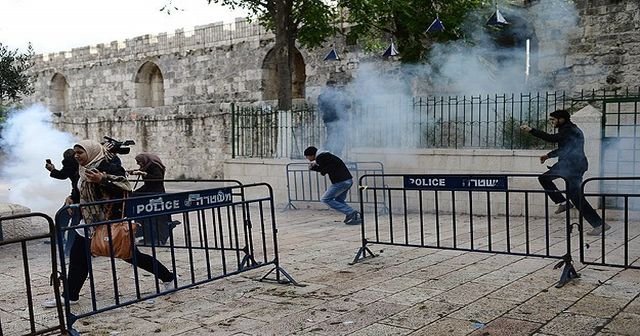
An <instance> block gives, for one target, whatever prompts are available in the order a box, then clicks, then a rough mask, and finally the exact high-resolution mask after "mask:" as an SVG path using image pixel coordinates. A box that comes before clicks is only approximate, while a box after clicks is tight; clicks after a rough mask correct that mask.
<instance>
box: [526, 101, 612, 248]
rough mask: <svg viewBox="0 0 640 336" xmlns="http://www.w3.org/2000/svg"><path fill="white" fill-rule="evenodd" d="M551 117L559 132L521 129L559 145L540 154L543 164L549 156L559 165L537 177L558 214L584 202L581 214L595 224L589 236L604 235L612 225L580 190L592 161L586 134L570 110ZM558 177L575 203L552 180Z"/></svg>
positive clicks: (528, 128) (555, 113) (561, 111)
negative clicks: (577, 124)
mask: <svg viewBox="0 0 640 336" xmlns="http://www.w3.org/2000/svg"><path fill="white" fill-rule="evenodd" d="M549 116H550V118H549V121H550V122H551V124H552V125H553V127H555V128H557V129H558V133H556V134H549V133H546V132H544V131H540V130H537V129H534V128H531V127H529V126H528V125H522V126H520V129H522V130H523V131H525V132H529V133H531V135H533V136H535V137H537V138H540V139H542V140H544V141H547V142H554V143H557V144H558V148H556V149H554V150H552V151H551V152H549V153H547V154H545V155H542V156H541V157H540V163H544V162H545V161H547V159H549V158H555V157H557V158H558V162H556V164H554V165H553V166H551V167H550V168H549V170H548V171H547V172H546V173H544V174H542V175H540V177H539V178H538V179H539V181H540V184H541V185H542V187H543V188H544V190H545V191H546V192H547V195H549V198H551V200H552V201H553V202H554V203H556V204H558V209H557V210H556V211H555V213H556V214H559V213H562V212H565V211H567V210H569V209H570V208H572V207H573V206H574V205H578V206H580V205H581V209H580V211H581V212H582V216H583V217H584V219H585V220H586V221H587V222H589V224H591V226H593V229H592V230H591V231H589V232H587V235H590V236H598V235H601V234H602V230H603V229H604V231H606V230H609V229H610V226H609V225H607V224H604V223H603V221H602V218H600V216H598V213H597V212H596V211H595V210H594V209H593V207H592V206H591V204H589V202H587V200H586V199H585V198H584V196H583V195H582V193H581V190H580V186H581V184H582V176H583V175H584V173H585V172H586V171H587V169H588V168H589V162H588V161H587V157H586V155H585V154H584V134H582V131H581V130H580V128H578V126H576V124H574V123H572V122H571V115H570V114H569V112H568V111H566V110H557V111H554V112H551V113H550V114H549ZM559 177H562V178H564V179H565V180H566V189H567V196H568V197H569V199H570V201H571V202H572V203H573V205H572V204H571V202H569V201H567V199H566V198H565V197H564V196H563V195H562V194H561V193H560V192H559V191H558V187H557V186H556V185H555V184H554V183H553V180H555V179H557V178H559Z"/></svg>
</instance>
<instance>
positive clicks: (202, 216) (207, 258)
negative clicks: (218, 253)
mask: <svg viewBox="0 0 640 336" xmlns="http://www.w3.org/2000/svg"><path fill="white" fill-rule="evenodd" d="M197 215H198V222H202V233H203V235H204V240H203V241H202V244H203V246H204V253H205V257H204V258H205V263H206V264H207V279H211V259H210V256H209V234H208V233H207V220H206V214H205V210H198V212H197ZM198 226H200V223H198Z"/></svg>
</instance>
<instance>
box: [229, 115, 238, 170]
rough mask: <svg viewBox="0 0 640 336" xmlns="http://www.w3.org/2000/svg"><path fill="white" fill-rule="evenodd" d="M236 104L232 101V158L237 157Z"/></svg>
mask: <svg viewBox="0 0 640 336" xmlns="http://www.w3.org/2000/svg"><path fill="white" fill-rule="evenodd" d="M236 126H237V125H236V104H235V103H231V158H232V159H235V158H236V146H237V145H238V141H237V139H236Z"/></svg>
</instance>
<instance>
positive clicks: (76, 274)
mask: <svg viewBox="0 0 640 336" xmlns="http://www.w3.org/2000/svg"><path fill="white" fill-rule="evenodd" d="M90 246H91V240H90V239H87V238H85V237H82V236H80V235H78V236H76V239H75V240H74V242H73V246H72V247H71V255H70V256H69V276H68V277H67V282H68V284H69V295H68V298H69V299H70V300H73V301H76V300H78V298H79V297H80V290H81V289H82V286H83V285H84V282H85V281H86V280H87V276H88V275H89V263H88V260H87V258H91V252H90ZM134 260H135V261H136V262H137V265H138V267H140V268H142V269H143V270H145V271H147V272H149V273H152V274H156V275H157V276H158V278H159V279H160V280H161V281H162V282H168V281H172V280H173V278H174V276H173V273H171V272H169V270H168V269H167V268H166V267H165V266H164V265H163V264H162V263H160V262H159V261H158V260H156V259H154V258H153V257H152V256H150V255H148V254H144V253H142V252H140V250H138V248H136V249H135V257H134V258H132V259H129V260H125V261H126V262H128V263H130V264H132V265H133V261H134ZM154 268H155V269H156V271H157V272H154Z"/></svg>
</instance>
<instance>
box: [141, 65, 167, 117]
mask: <svg viewBox="0 0 640 336" xmlns="http://www.w3.org/2000/svg"><path fill="white" fill-rule="evenodd" d="M134 82H135V86H136V107H157V106H163V105H164V77H163V76H162V71H160V68H159V67H158V66H157V65H156V64H155V63H153V62H145V63H144V64H142V66H141V67H140V69H138V73H137V74H136V78H135V81H134Z"/></svg>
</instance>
